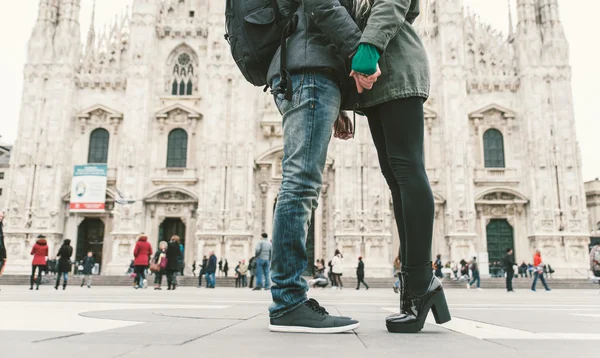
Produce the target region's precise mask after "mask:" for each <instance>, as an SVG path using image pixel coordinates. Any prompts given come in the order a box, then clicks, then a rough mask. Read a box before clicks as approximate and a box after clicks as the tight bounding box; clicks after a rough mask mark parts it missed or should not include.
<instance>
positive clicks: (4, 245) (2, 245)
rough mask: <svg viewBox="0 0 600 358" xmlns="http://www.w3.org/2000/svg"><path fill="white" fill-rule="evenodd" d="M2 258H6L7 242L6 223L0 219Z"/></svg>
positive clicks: (0, 254) (0, 257)
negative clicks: (5, 234)
mask: <svg viewBox="0 0 600 358" xmlns="http://www.w3.org/2000/svg"><path fill="white" fill-rule="evenodd" d="M0 260H6V244H5V243H4V223H2V222H1V221H0Z"/></svg>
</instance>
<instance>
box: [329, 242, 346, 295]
mask: <svg viewBox="0 0 600 358" xmlns="http://www.w3.org/2000/svg"><path fill="white" fill-rule="evenodd" d="M331 272H333V279H334V281H335V283H336V285H337V287H333V289H336V288H339V289H340V290H343V289H344V284H343V283H342V275H343V274H344V256H342V253H341V252H340V250H335V255H334V256H333V259H331Z"/></svg>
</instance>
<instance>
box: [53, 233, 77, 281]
mask: <svg viewBox="0 0 600 358" xmlns="http://www.w3.org/2000/svg"><path fill="white" fill-rule="evenodd" d="M56 256H57V257H58V276H57V277H56V285H55V286H54V289H55V290H58V286H60V279H61V276H62V278H63V290H66V289H67V282H68V281H69V272H71V266H72V264H73V263H72V262H71V256H73V247H71V240H69V239H65V241H63V244H62V246H61V247H60V249H59V250H58V254H57V255H56Z"/></svg>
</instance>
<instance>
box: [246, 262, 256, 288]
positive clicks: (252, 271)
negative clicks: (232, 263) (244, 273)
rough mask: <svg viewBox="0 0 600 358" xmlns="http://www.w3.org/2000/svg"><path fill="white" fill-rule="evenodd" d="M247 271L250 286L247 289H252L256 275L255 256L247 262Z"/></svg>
mask: <svg viewBox="0 0 600 358" xmlns="http://www.w3.org/2000/svg"><path fill="white" fill-rule="evenodd" d="M248 271H249V272H250V284H249V285H248V287H249V288H252V289H253V288H254V276H255V275H256V256H253V257H251V258H250V261H248Z"/></svg>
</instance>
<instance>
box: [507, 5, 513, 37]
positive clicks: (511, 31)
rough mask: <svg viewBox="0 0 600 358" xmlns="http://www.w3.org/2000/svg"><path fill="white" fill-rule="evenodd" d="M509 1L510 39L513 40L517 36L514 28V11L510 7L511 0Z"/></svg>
mask: <svg viewBox="0 0 600 358" xmlns="http://www.w3.org/2000/svg"><path fill="white" fill-rule="evenodd" d="M507 1H508V38H509V39H512V38H513V37H514V35H515V33H514V32H515V31H514V26H513V18H512V9H511V6H510V0H507Z"/></svg>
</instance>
